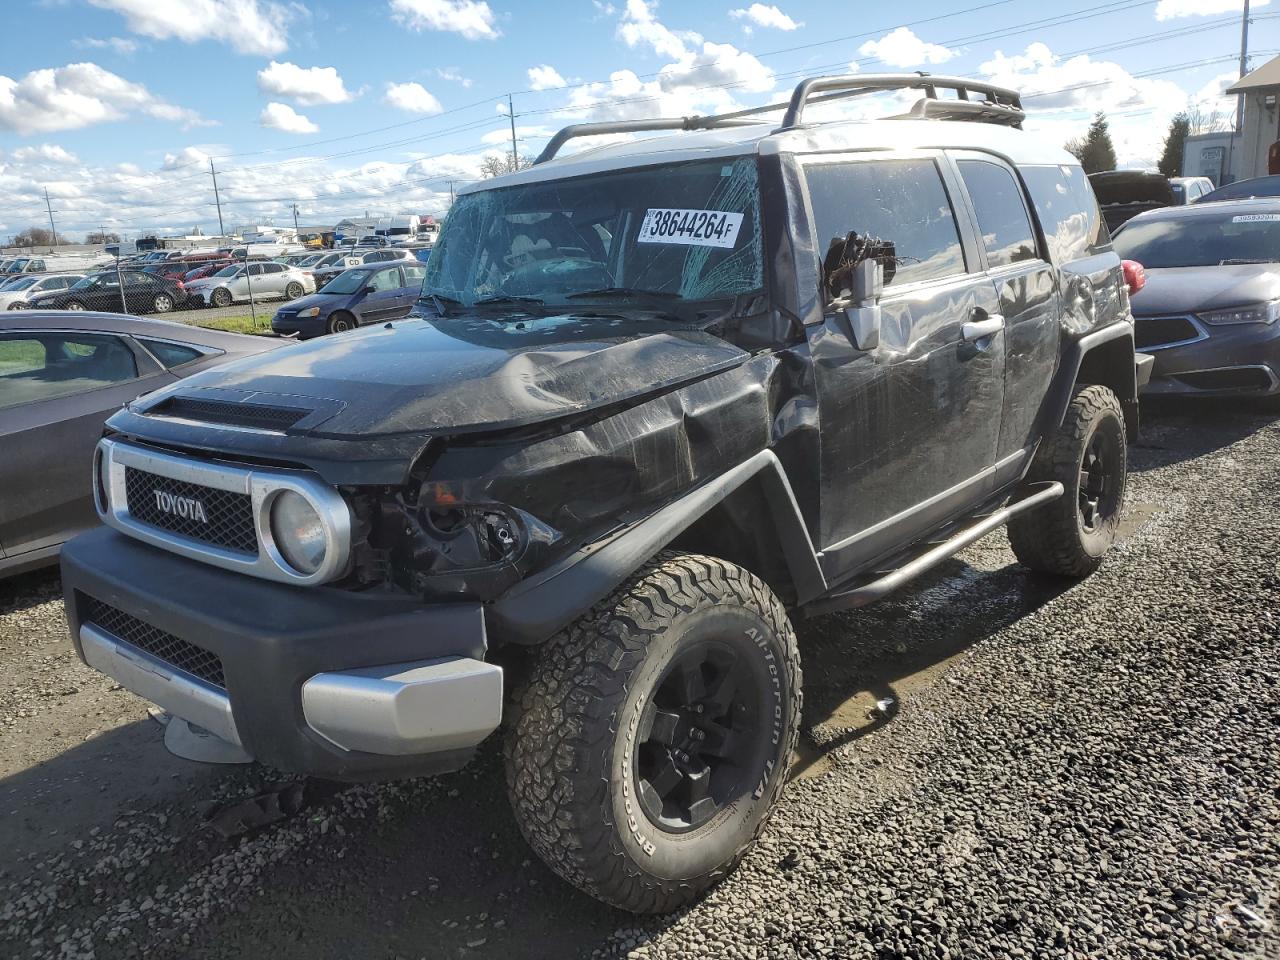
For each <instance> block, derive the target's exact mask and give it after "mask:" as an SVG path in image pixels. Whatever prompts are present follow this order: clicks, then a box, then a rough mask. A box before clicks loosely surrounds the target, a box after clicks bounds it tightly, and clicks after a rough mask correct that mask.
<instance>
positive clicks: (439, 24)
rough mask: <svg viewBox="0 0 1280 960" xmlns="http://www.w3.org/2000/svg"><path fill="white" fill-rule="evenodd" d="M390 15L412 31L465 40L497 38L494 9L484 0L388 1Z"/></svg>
mask: <svg viewBox="0 0 1280 960" xmlns="http://www.w3.org/2000/svg"><path fill="white" fill-rule="evenodd" d="M391 13H392V15H393V16H394V17H395V18H396V19H397V20H399V21H400V22H401V23H403V24H404V25H405V26H407V27H409V28H410V29H411V30H443V31H445V32H446V33H458V34H461V35H462V36H463V37H465V38H466V39H468V40H493V39H494V38H496V37H497V36H498V35H499V31H498V28H497V27H496V26H495V25H494V14H493V10H491V9H490V8H489V4H487V3H485V2H484V0H391Z"/></svg>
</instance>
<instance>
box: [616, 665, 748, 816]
mask: <svg viewBox="0 0 1280 960" xmlns="http://www.w3.org/2000/svg"><path fill="white" fill-rule="evenodd" d="M762 694H763V691H762V689H761V687H760V684H759V682H758V678H756V677H754V676H752V671H751V670H750V669H749V667H748V664H747V662H746V660H744V659H743V658H742V657H739V656H738V654H737V652H736V651H735V650H734V649H733V648H732V647H731V646H728V645H726V644H722V643H717V642H716V641H714V640H708V641H704V642H703V643H700V644H698V645H697V646H696V647H693V648H691V649H689V650H686V651H684V652H683V653H682V654H681V655H680V656H679V657H678V658H677V659H676V660H675V661H674V662H673V663H672V664H671V665H670V666H669V667H668V668H667V670H666V671H665V673H664V674H663V676H662V677H661V679H659V681H658V683H657V686H656V687H655V689H654V693H653V695H652V696H651V697H650V698H649V701H648V703H647V704H646V705H645V707H644V712H643V714H642V715H641V718H640V726H639V729H638V736H639V739H640V741H641V743H640V748H639V750H638V751H637V752H636V763H635V777H636V784H637V790H636V792H637V794H638V795H639V797H640V803H641V806H642V807H643V809H644V812H645V815H646V816H648V818H649V820H650V821H651V822H652V823H653V824H654V826H656V827H659V828H661V829H662V830H664V831H666V832H668V833H684V832H686V831H689V830H693V829H695V828H697V827H700V826H702V825H703V824H704V823H706V822H707V821H708V820H710V819H711V818H712V817H714V816H715V815H716V814H717V813H719V812H720V811H721V810H723V809H724V808H725V807H726V805H727V804H729V803H731V802H732V801H733V800H735V799H737V798H738V797H740V796H741V795H742V794H743V793H744V792H746V791H745V790H744V783H743V781H744V779H745V778H746V776H747V771H748V770H749V769H751V768H752V767H753V764H752V759H753V757H754V755H755V754H756V753H759V752H760V747H761V745H762V744H761V743H760V741H759V739H758V738H757V737H756V736H755V733H756V732H757V730H758V727H759V722H760V717H761V716H762V715H763V713H764V711H765V710H766V709H767V708H768V704H767V702H765V700H764V698H763V695H762Z"/></svg>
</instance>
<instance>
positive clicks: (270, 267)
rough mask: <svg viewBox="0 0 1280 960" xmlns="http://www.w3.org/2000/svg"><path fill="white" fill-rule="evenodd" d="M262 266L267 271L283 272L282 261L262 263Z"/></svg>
mask: <svg viewBox="0 0 1280 960" xmlns="http://www.w3.org/2000/svg"><path fill="white" fill-rule="evenodd" d="M262 266H263V268H264V269H265V270H266V271H267V273H284V264H283V263H264V264H263V265H262Z"/></svg>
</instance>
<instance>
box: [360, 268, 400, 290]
mask: <svg viewBox="0 0 1280 960" xmlns="http://www.w3.org/2000/svg"><path fill="white" fill-rule="evenodd" d="M368 286H369V287H370V288H371V289H372V290H373V292H375V293H381V292H382V291H384V290H396V289H399V287H400V271H399V270H397V269H396V268H394V267H392V268H391V269H390V270H378V271H377V272H376V273H374V275H373V276H372V277H370V278H369V284H368Z"/></svg>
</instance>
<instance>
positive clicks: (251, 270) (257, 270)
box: [245, 263, 262, 277]
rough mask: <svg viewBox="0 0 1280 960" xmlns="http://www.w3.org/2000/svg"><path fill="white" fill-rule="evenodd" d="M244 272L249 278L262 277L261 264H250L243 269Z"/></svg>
mask: <svg viewBox="0 0 1280 960" xmlns="http://www.w3.org/2000/svg"><path fill="white" fill-rule="evenodd" d="M245 272H246V273H247V274H248V275H249V276H251V277H260V276H262V264H260V263H251V264H249V266H248V267H246V268H245Z"/></svg>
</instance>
